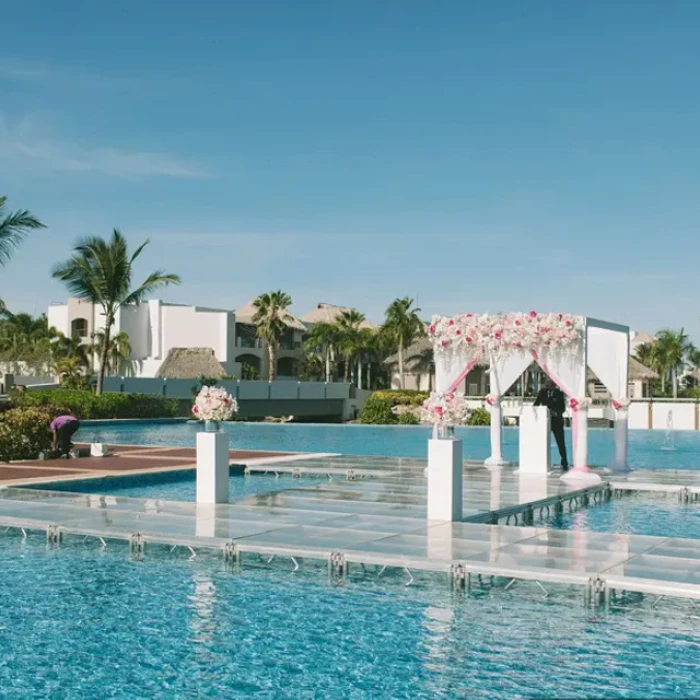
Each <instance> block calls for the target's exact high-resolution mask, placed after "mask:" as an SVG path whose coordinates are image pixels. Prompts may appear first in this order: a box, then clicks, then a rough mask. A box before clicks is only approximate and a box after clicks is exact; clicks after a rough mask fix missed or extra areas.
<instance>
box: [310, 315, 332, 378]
mask: <svg viewBox="0 0 700 700" xmlns="http://www.w3.org/2000/svg"><path fill="white" fill-rule="evenodd" d="M339 340H340V329H339V328H338V326H337V325H336V324H334V323H315V324H314V325H313V326H311V329H310V330H309V334H308V337H307V338H306V342H305V343H304V347H305V348H306V350H308V351H310V352H312V353H323V356H324V360H325V374H326V382H330V381H331V360H332V358H333V354H334V350H335V348H336V346H337V344H338V342H339Z"/></svg>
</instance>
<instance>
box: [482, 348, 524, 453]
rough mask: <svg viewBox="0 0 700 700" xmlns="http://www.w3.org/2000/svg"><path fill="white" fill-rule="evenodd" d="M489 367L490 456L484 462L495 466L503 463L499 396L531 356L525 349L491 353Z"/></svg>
mask: <svg viewBox="0 0 700 700" xmlns="http://www.w3.org/2000/svg"><path fill="white" fill-rule="evenodd" d="M489 360H490V364H491V368H490V369H489V374H490V375H491V395H490V396H489V397H488V400H487V403H488V405H489V407H490V411H491V456H490V457H489V458H488V459H487V460H486V464H488V465H490V466H497V465H500V464H505V462H504V460H503V446H502V445H503V427H502V426H503V409H502V408H501V396H503V394H505V393H506V391H508V389H510V388H511V386H513V384H514V383H515V381H516V380H517V379H518V377H520V375H521V374H522V373H523V372H524V371H525V370H526V369H527V368H528V367H529V366H530V364H531V363H532V356H531V355H530V353H528V352H525V351H520V352H515V353H511V354H508V355H492V356H491V357H490V358H489Z"/></svg>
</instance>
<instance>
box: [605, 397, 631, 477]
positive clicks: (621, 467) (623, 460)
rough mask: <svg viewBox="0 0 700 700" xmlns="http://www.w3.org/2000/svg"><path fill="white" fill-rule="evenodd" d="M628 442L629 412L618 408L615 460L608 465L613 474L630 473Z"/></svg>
mask: <svg viewBox="0 0 700 700" xmlns="http://www.w3.org/2000/svg"><path fill="white" fill-rule="evenodd" d="M628 442H629V410H628V409H627V408H620V409H618V411H617V416H616V417H615V458H614V460H613V462H612V464H611V465H610V467H611V469H612V470H613V471H614V472H618V473H619V472H627V471H630V468H629V465H628V464H627V446H628Z"/></svg>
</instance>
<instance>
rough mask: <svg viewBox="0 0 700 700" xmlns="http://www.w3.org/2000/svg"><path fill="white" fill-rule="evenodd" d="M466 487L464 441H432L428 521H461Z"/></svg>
mask: <svg viewBox="0 0 700 700" xmlns="http://www.w3.org/2000/svg"><path fill="white" fill-rule="evenodd" d="M462 488H463V487H462V441H461V440H428V520H443V521H446V522H453V521H456V520H461V519H462Z"/></svg>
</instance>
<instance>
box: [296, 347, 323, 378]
mask: <svg viewBox="0 0 700 700" xmlns="http://www.w3.org/2000/svg"><path fill="white" fill-rule="evenodd" d="M298 372H299V379H300V380H301V381H303V382H319V381H323V377H324V376H325V373H326V364H325V362H324V358H323V357H322V356H321V355H318V354H317V353H315V352H309V353H306V354H305V355H304V357H303V358H302V359H301V360H300V362H299V367H298Z"/></svg>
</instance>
